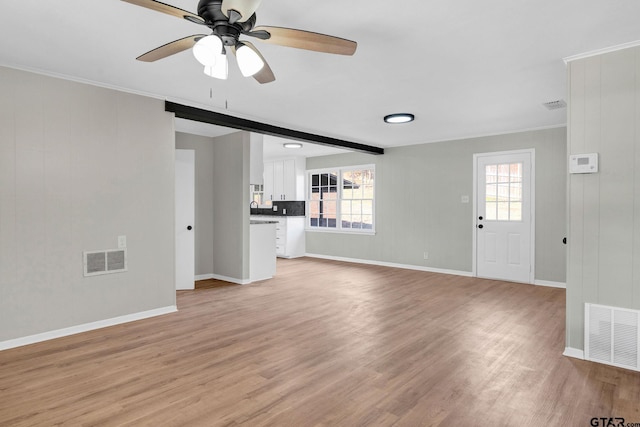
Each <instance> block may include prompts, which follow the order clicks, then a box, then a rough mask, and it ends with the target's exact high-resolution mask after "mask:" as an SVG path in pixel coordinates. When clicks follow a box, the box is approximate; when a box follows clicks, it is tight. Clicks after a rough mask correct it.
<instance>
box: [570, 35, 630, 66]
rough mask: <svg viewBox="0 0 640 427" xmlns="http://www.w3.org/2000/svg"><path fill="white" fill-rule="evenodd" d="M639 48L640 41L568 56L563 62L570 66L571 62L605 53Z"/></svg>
mask: <svg viewBox="0 0 640 427" xmlns="http://www.w3.org/2000/svg"><path fill="white" fill-rule="evenodd" d="M637 46H640V40H636V41H632V42H628V43H622V44H619V45H615V46H610V47H605V48H603V49H597V50H592V51H590V52H585V53H579V54H577V55H571V56H567V57H565V58H562V60H563V61H564V63H565V64H568V63H569V62H572V61H577V60H578V59H585V58H590V57H592V56H598V55H604V54H605V53H611V52H616V51H618V50H623V49H629V48H631V47H637Z"/></svg>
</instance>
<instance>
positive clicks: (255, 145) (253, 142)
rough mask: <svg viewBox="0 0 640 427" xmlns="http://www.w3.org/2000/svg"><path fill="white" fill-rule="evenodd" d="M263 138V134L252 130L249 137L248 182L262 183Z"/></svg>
mask: <svg viewBox="0 0 640 427" xmlns="http://www.w3.org/2000/svg"><path fill="white" fill-rule="evenodd" d="M263 138H264V136H263V135H261V134H259V133H254V132H252V133H251V136H250V139H249V141H250V147H249V184H257V185H262V184H263V181H262V180H263V175H264V171H263V167H264V163H263V161H262V153H263Z"/></svg>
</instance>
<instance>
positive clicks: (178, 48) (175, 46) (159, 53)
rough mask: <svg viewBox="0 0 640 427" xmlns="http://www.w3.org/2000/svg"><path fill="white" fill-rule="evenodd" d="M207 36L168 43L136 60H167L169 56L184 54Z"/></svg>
mask: <svg viewBox="0 0 640 427" xmlns="http://www.w3.org/2000/svg"><path fill="white" fill-rule="evenodd" d="M206 36H207V35H206V34H194V35H192V36H189V37H185V38H183V39H179V40H174V41H172V42H171V43H167V44H165V45H162V46H160V47H157V48H155V49H153V50H150V51H149V52H147V53H145V54H143V55H140V56H138V57H137V58H136V59H137V60H138V61H143V62H153V61H157V60H158V59H162V58H166V57H167V56H171V55H175V54H176V53H179V52H182V51H183V50H187V49H189V48H192V47H193V45H194V44H196V42H197V41H198V40H200V39H201V38H202V37H206Z"/></svg>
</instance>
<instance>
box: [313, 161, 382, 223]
mask: <svg viewBox="0 0 640 427" xmlns="http://www.w3.org/2000/svg"><path fill="white" fill-rule="evenodd" d="M307 191H308V193H307V194H308V196H307V206H308V214H307V215H308V218H307V226H308V228H310V229H312V230H332V231H355V232H373V231H374V230H375V227H374V224H375V223H374V211H375V203H374V200H375V196H374V195H375V167H374V166H373V165H369V166H355V167H348V168H335V169H327V170H315V171H310V172H309V173H308V189H307Z"/></svg>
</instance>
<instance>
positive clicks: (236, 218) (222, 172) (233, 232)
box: [213, 132, 250, 283]
mask: <svg viewBox="0 0 640 427" xmlns="http://www.w3.org/2000/svg"><path fill="white" fill-rule="evenodd" d="M249 162H250V134H249V132H236V133H232V134H229V135H224V136H219V137H217V138H214V139H213V197H214V204H213V218H214V226H213V235H214V242H213V272H214V274H215V275H216V276H219V277H220V276H221V277H226V278H230V279H234V281H236V282H241V283H244V282H248V281H249V232H250V231H249V200H250V199H249Z"/></svg>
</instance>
